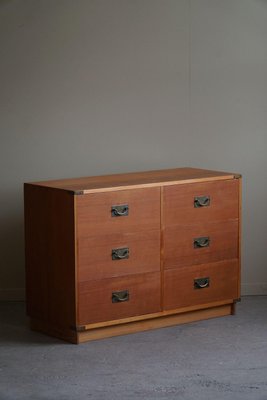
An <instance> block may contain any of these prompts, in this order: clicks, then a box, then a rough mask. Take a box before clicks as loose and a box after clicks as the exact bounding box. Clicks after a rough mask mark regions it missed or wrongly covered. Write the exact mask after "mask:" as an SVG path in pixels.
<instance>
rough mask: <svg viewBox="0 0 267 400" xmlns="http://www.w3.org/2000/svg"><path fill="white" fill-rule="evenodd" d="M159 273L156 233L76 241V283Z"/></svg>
mask: <svg viewBox="0 0 267 400" xmlns="http://www.w3.org/2000/svg"><path fill="white" fill-rule="evenodd" d="M159 270H160V232H159V230H154V231H143V232H140V233H115V234H105V235H104V234H103V235H102V236H100V237H98V236H97V237H95V236H91V237H82V238H80V239H79V240H78V281H79V282H82V281H88V280H96V279H105V278H112V277H116V276H124V275H130V274H138V273H139V274H140V273H145V272H152V271H159Z"/></svg>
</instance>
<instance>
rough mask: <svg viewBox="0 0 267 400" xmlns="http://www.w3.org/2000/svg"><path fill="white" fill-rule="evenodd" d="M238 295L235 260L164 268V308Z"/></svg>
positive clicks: (227, 298)
mask: <svg viewBox="0 0 267 400" xmlns="http://www.w3.org/2000/svg"><path fill="white" fill-rule="evenodd" d="M237 297H238V260H229V261H222V262H218V263H212V264H204V265H199V266H193V267H185V268H181V269H172V270H168V271H165V272H164V309H165V310H170V309H175V308H179V307H187V306H194V305H198V304H199V305H201V304H205V303H211V302H213V301H221V300H231V299H232V300H233V299H236V298H237Z"/></svg>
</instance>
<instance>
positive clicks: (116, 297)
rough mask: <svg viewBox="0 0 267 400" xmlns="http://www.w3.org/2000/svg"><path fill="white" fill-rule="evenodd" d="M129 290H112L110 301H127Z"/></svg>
mask: <svg viewBox="0 0 267 400" xmlns="http://www.w3.org/2000/svg"><path fill="white" fill-rule="evenodd" d="M129 298H130V296H129V291H128V290H122V291H121V292H112V303H123V302H124V301H129Z"/></svg>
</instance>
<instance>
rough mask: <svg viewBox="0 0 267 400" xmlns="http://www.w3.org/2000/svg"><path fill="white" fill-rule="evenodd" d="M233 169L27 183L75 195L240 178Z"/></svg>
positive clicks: (125, 174)
mask: <svg viewBox="0 0 267 400" xmlns="http://www.w3.org/2000/svg"><path fill="white" fill-rule="evenodd" d="M239 177H240V175H239V174H236V173H231V172H223V171H212V170H206V169H199V168H189V167H184V168H173V169H163V170H153V171H144V172H130V173H123V174H112V175H101V176H89V177H82V178H70V179H58V180H49V181H40V182H29V183H27V184H30V185H34V186H41V187H50V188H54V189H61V190H66V191H69V192H73V193H74V194H86V193H94V192H99V191H109V190H114V189H116V190H123V189H129V188H142V187H155V186H160V185H161V186H167V185H172V184H183V183H194V182H209V181H215V180H222V179H234V178H239Z"/></svg>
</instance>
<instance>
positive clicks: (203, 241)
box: [194, 236, 210, 249]
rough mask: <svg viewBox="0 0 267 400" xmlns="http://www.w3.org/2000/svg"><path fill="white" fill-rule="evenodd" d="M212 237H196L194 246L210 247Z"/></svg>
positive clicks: (196, 247) (197, 247)
mask: <svg viewBox="0 0 267 400" xmlns="http://www.w3.org/2000/svg"><path fill="white" fill-rule="evenodd" d="M209 245H210V238H209V237H208V236H203V237H198V238H195V239H194V248H195V249H199V248H201V247H209Z"/></svg>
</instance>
